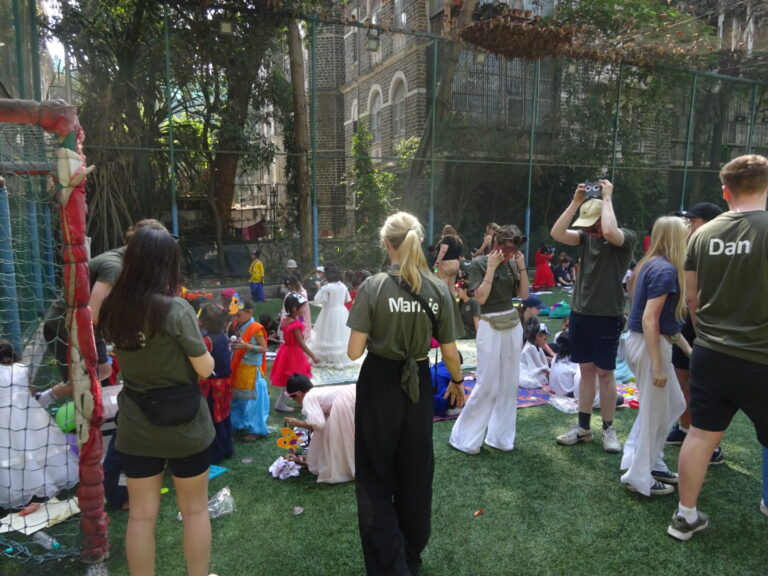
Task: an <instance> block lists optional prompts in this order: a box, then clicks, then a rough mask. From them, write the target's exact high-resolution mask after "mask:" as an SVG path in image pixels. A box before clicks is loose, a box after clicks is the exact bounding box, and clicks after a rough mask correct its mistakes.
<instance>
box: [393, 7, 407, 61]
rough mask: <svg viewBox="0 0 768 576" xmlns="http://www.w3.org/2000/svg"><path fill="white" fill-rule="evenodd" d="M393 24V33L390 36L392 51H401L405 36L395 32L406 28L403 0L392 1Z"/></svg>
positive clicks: (403, 46)
mask: <svg viewBox="0 0 768 576" xmlns="http://www.w3.org/2000/svg"><path fill="white" fill-rule="evenodd" d="M394 13H395V14H394V23H395V32H394V34H393V35H392V49H393V50H396V51H397V50H402V49H403V48H405V41H406V39H407V36H406V35H405V34H403V33H402V32H397V30H403V29H405V28H407V27H408V14H406V12H405V0H395V1H394Z"/></svg>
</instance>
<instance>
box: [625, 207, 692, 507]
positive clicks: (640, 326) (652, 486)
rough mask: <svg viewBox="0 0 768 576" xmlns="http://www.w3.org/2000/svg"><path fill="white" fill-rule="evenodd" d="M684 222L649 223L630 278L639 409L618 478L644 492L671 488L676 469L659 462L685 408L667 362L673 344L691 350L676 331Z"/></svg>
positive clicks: (631, 355) (631, 350)
mask: <svg viewBox="0 0 768 576" xmlns="http://www.w3.org/2000/svg"><path fill="white" fill-rule="evenodd" d="M687 237H688V222H687V221H686V220H684V219H683V218H679V217H677V216H662V217H661V218H659V219H658V220H656V223H655V224H654V225H653V231H652V233H651V245H650V248H649V249H648V252H647V253H646V255H645V256H644V257H643V259H642V260H640V262H639V263H638V265H637V267H636V268H635V273H634V275H633V276H632V281H631V282H630V287H629V291H630V297H631V298H632V308H631V312H630V316H629V322H628V324H629V330H630V332H629V337H628V338H627V361H628V363H629V366H630V368H631V369H632V372H634V374H635V378H636V381H637V387H638V390H639V393H640V398H641V402H640V411H639V412H638V415H637V418H636V419H635V423H634V425H633V426H632V430H631V432H630V433H629V439H628V440H627V443H626V445H625V446H624V455H623V457H622V459H621V467H620V468H621V470H625V471H626V472H625V473H624V474H623V475H622V477H621V482H622V483H624V484H626V485H627V487H628V488H629V490H631V491H633V492H639V493H641V494H644V495H645V496H661V495H664V494H671V493H672V492H674V487H673V485H674V484H677V474H676V473H675V472H671V471H670V470H669V467H668V466H667V464H666V463H665V462H664V443H665V441H666V438H667V434H668V433H669V431H670V429H671V428H672V425H673V424H674V423H675V421H676V420H677V418H678V416H680V414H682V413H683V411H684V410H685V398H684V397H683V393H682V391H681V389H680V386H679V385H678V383H677V378H676V377H675V370H674V367H673V366H672V346H673V345H677V346H679V347H680V349H681V350H682V351H683V352H684V353H685V354H686V355H690V352H691V347H690V345H689V344H688V342H686V340H685V338H683V337H682V336H681V335H680V330H681V329H682V327H683V323H684V319H685V302H684V299H683V297H682V295H683V294H684V293H685V292H684V290H685V279H684V271H683V262H684V260H685V249H686V240H687Z"/></svg>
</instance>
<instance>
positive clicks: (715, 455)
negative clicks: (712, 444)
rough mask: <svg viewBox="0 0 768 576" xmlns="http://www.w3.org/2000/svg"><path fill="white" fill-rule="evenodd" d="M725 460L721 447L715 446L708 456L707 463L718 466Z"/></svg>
mask: <svg viewBox="0 0 768 576" xmlns="http://www.w3.org/2000/svg"><path fill="white" fill-rule="evenodd" d="M723 462H725V456H724V455H723V449H722V448H720V446H718V447H717V448H715V450H714V451H713V452H712V456H711V457H710V458H709V465H710V466H719V465H720V464H722V463H723Z"/></svg>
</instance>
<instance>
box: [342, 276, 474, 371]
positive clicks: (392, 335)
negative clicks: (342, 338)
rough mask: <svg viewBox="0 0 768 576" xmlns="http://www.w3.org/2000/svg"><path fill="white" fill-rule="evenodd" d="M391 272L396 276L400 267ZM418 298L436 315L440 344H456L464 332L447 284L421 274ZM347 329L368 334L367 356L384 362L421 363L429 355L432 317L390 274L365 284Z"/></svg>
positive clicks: (374, 278) (354, 306) (373, 277)
mask: <svg viewBox="0 0 768 576" xmlns="http://www.w3.org/2000/svg"><path fill="white" fill-rule="evenodd" d="M391 270H392V271H393V272H395V273H396V272H397V267H392V269H391ZM396 278H397V277H396ZM419 296H421V298H423V299H424V301H425V302H426V303H427V304H428V305H429V306H430V307H431V308H432V311H433V313H434V314H435V317H436V319H437V340H438V341H439V342H444V343H448V342H454V341H456V338H457V337H458V335H460V334H463V333H464V329H463V328H462V326H461V320H460V319H459V315H458V312H457V310H456V304H455V302H454V300H453V298H452V297H451V294H450V292H448V287H447V286H446V285H445V283H444V282H442V281H440V280H438V278H437V277H436V276H433V275H432V274H430V273H422V275H421V291H420V292H419ZM347 326H349V327H350V328H351V329H352V330H356V331H357V332H362V333H364V334H368V343H367V348H368V352H370V353H372V354H375V355H377V356H381V357H382V358H388V359H390V360H404V359H406V358H415V359H421V358H426V357H427V354H428V353H429V347H430V342H431V337H432V322H431V320H430V318H429V315H428V314H427V313H426V312H425V311H424V310H422V307H421V305H420V304H419V303H418V301H416V300H415V299H414V298H413V297H412V296H411V295H410V294H409V293H408V292H406V291H405V290H404V289H403V288H401V287H400V286H399V285H398V284H397V283H396V282H395V281H393V280H392V278H391V277H390V276H389V274H387V273H380V274H376V275H374V276H371V277H370V278H368V279H366V280H365V282H363V284H362V285H361V286H360V288H359V290H358V291H357V296H355V302H354V304H353V305H352V309H351V310H350V311H349V319H348V320H347Z"/></svg>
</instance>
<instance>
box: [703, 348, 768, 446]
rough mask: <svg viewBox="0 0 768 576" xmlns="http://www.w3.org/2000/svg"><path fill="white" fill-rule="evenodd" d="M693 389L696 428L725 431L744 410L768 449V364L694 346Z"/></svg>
mask: <svg viewBox="0 0 768 576" xmlns="http://www.w3.org/2000/svg"><path fill="white" fill-rule="evenodd" d="M690 387H691V397H690V400H689V403H688V405H689V408H690V410H691V423H692V424H693V425H694V426H696V428H700V429H702V430H707V431H709V432H722V431H724V430H725V429H726V428H728V425H729V424H730V423H731V420H732V419H733V416H734V415H735V414H736V412H737V411H738V410H741V411H742V412H744V414H746V415H747V416H748V417H749V419H750V420H752V423H753V424H754V425H755V432H756V433H757V439H758V440H759V441H760V444H762V445H763V446H768V364H758V363H757V362H750V361H749V360H743V359H742V358H736V357H735V356H729V355H728V354H723V353H721V352H716V351H714V350H710V349H709V348H704V347H702V346H697V345H694V346H693V352H692V354H691V379H690Z"/></svg>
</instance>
